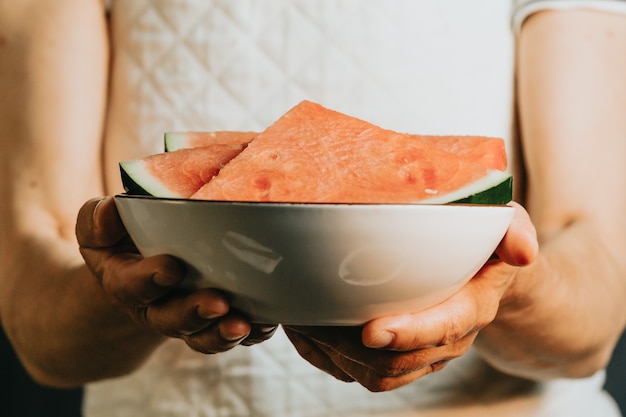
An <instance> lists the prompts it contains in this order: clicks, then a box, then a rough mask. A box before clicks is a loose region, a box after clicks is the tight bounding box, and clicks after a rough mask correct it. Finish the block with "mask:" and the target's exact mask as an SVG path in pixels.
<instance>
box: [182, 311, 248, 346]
mask: <svg viewBox="0 0 626 417" xmlns="http://www.w3.org/2000/svg"><path fill="white" fill-rule="evenodd" d="M249 334H250V323H249V322H248V321H247V320H246V319H245V318H244V317H243V316H241V315H239V314H229V315H228V316H226V317H224V318H222V319H219V320H216V321H214V322H213V323H211V325H210V326H208V327H206V328H205V329H203V330H202V331H199V332H196V333H193V334H190V335H187V336H184V337H183V340H185V342H186V343H187V345H189V347H191V348H192V349H194V350H196V351H198V352H202V353H207V354H213V353H219V352H225V351H227V350H230V349H232V348H234V347H235V346H238V345H240V344H241V343H242V342H243V340H245V338H246V337H247V336H248V335H249Z"/></svg>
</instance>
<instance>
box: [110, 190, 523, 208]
mask: <svg viewBox="0 0 626 417" xmlns="http://www.w3.org/2000/svg"><path fill="white" fill-rule="evenodd" d="M113 197H114V198H115V199H119V200H135V199H136V200H148V201H156V202H163V203H170V202H171V203H178V204H180V203H190V204H208V205H226V206H231V205H234V206H248V207H309V208H311V207H319V208H338V207H370V208H381V207H389V208H400V207H411V208H417V207H429V210H432V209H433V208H434V207H436V208H443V207H482V208H491V209H497V208H500V209H511V210H512V209H514V208H513V207H512V206H511V205H510V204H469V203H447V204H429V203H320V202H289V201H285V202H281V201H245V200H201V199H191V198H174V197H155V196H151V195H139V194H126V193H119V194H115V195H114V196H113Z"/></svg>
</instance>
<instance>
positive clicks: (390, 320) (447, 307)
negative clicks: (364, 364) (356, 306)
mask: <svg viewBox="0 0 626 417" xmlns="http://www.w3.org/2000/svg"><path fill="white" fill-rule="evenodd" d="M500 292H501V291H500V290H495V289H491V288H489V287H488V288H483V285H482V282H480V279H476V280H474V279H473V280H471V281H470V282H468V283H467V284H466V286H465V287H464V288H463V289H461V290H460V291H459V292H457V293H456V294H454V295H453V296H452V297H450V298H449V299H448V300H446V301H444V302H443V303H441V304H438V305H436V306H434V307H431V308H429V309H427V310H424V311H422V312H419V313H415V314H404V315H398V316H389V317H382V318H379V319H375V320H372V321H370V322H369V323H367V324H366V325H365V326H364V328H363V332H362V337H363V344H364V345H365V346H368V347H371V348H376V349H390V350H397V351H410V350H414V349H419V348H424V347H432V346H443V345H447V344H450V343H454V342H456V341H457V340H460V339H463V338H465V337H466V336H467V335H469V334H472V333H476V332H478V330H480V329H481V328H483V327H484V326H486V325H487V324H488V323H490V322H491V321H492V320H493V318H494V317H495V314H496V311H497V305H498V301H499V297H500Z"/></svg>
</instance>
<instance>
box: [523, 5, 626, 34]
mask: <svg viewBox="0 0 626 417" xmlns="http://www.w3.org/2000/svg"><path fill="white" fill-rule="evenodd" d="M513 3H514V7H513V15H512V24H513V30H514V31H515V33H519V29H520V28H521V27H522V23H524V20H526V18H528V17H529V16H530V15H531V14H533V13H536V12H538V11H541V10H567V9H591V10H601V11H606V12H612V13H622V14H626V0H513Z"/></svg>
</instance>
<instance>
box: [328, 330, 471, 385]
mask: <svg viewBox="0 0 626 417" xmlns="http://www.w3.org/2000/svg"><path fill="white" fill-rule="evenodd" d="M461 343H462V344H463V345H464V346H463V347H459V346H452V345H448V346H444V347H441V348H426V349H419V350H416V351H413V352H406V353H394V352H388V351H387V352H385V351H382V352H381V351H378V353H379V355H380V354H381V353H384V354H385V355H386V356H388V358H387V360H386V361H383V363H382V365H385V366H381V364H377V365H376V366H371V365H372V364H364V363H362V362H360V361H357V360H354V359H352V358H350V357H348V356H345V355H343V354H342V352H337V351H335V350H334V349H333V348H332V347H330V346H326V345H319V348H320V350H322V351H323V352H324V353H325V354H326V355H327V356H328V357H329V358H330V360H331V361H332V362H333V364H335V366H337V367H338V368H339V369H341V370H342V371H343V372H345V373H346V374H347V375H350V376H351V377H352V378H354V380H355V381H357V382H359V383H360V384H361V385H363V386H364V387H365V388H367V389H368V390H370V391H373V392H381V391H390V390H393V389H396V388H399V387H401V386H403V385H407V384H409V383H411V382H413V381H415V380H417V379H419V378H422V377H424V376H425V375H428V374H430V373H433V372H436V371H439V370H441V369H443V368H444V367H445V366H446V364H447V363H448V362H449V361H450V360H452V359H454V358H456V357H458V356H460V355H461V354H463V353H464V352H466V351H467V349H468V348H469V346H470V345H471V340H470V341H464V340H463V341H458V342H457V344H459V345H460V344H461ZM378 357H379V358H380V356H378Z"/></svg>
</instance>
